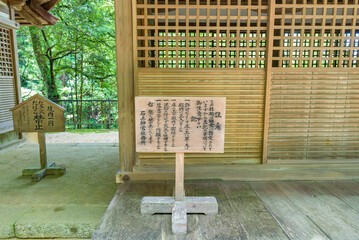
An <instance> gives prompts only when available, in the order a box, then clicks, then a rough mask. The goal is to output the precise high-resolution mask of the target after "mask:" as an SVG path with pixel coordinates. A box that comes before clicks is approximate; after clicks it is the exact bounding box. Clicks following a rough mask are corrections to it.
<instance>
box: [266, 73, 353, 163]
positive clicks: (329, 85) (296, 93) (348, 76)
mask: <svg viewBox="0 0 359 240" xmlns="http://www.w3.org/2000/svg"><path fill="white" fill-rule="evenodd" d="M270 94H271V95H270V116H269V137H268V152H267V154H268V163H275V162H280V163H284V162H288V163H294V162H311V163H314V162H336V161H338V162H341V163H344V162H348V161H349V162H350V161H357V162H358V161H359V131H358V129H359V70H358V71H344V70H343V71H337V70H336V71H328V70H327V71H323V69H322V71H318V70H315V71H307V72H306V71H293V70H292V71H288V70H287V71H283V70H281V71H277V72H274V73H273V75H272V85H271V89H270Z"/></svg>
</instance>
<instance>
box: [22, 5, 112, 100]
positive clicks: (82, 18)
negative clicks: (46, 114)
mask: <svg viewBox="0 0 359 240" xmlns="http://www.w3.org/2000/svg"><path fill="white" fill-rule="evenodd" d="M51 12H52V14H53V15H55V16H57V17H58V18H59V21H58V23H57V24H56V25H54V26H45V27H44V28H43V29H41V30H40V29H37V28H35V27H22V28H21V29H20V30H19V31H18V45H19V63H20V76H21V83H22V87H23V90H24V93H23V96H24V98H27V95H33V94H34V93H35V92H40V93H42V94H43V95H45V96H47V97H48V98H50V99H59V98H61V99H105V98H115V97H116V80H115V75H116V67H115V65H116V62H115V61H116V60H115V25H114V18H115V16H114V7H113V1H109V0H91V1H87V0H62V1H60V3H59V4H58V5H57V6H56V7H55V8H54V9H53V10H52V11H51Z"/></svg>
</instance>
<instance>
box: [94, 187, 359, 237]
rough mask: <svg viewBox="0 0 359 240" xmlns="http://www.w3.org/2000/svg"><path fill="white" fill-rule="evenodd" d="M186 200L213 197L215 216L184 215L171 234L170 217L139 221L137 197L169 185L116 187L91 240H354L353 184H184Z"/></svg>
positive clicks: (356, 192) (357, 194) (357, 197)
mask: <svg viewBox="0 0 359 240" xmlns="http://www.w3.org/2000/svg"><path fill="white" fill-rule="evenodd" d="M185 187H186V194H187V196H215V197H216V198H217V201H218V205H219V214H218V215H216V216H205V215H189V216H188V234H187V235H186V236H180V237H177V238H176V237H174V236H173V235H172V234H171V215H169V214H162V215H153V216H142V215H141V214H140V203H141V199H142V197H143V196H171V195H172V192H173V184H170V183H163V182H162V183H129V184H122V185H120V187H119V189H118V191H117V193H116V195H115V197H114V199H113V200H112V202H111V204H110V206H109V208H108V210H107V211H106V213H105V215H104V217H103V218H102V221H101V223H100V225H99V227H98V228H97V230H96V232H95V234H94V235H93V238H92V239H101V240H103V239H126V240H130V239H146V240H147V239H220V240H222V239H223V240H225V239H255V240H258V239H275V240H279V239H304V240H309V239H313V240H314V239H315V240H319V239H338V240H343V239H359V182H356V181H340V182H339V181H336V182H330V181H325V182H322V181H305V182H251V183H244V182H212V183H202V182H200V183H186V185H185Z"/></svg>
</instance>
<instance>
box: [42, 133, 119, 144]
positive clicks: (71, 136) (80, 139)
mask: <svg viewBox="0 0 359 240" xmlns="http://www.w3.org/2000/svg"><path fill="white" fill-rule="evenodd" d="M46 143H118V132H117V131H113V132H105V133H83V134H78V133H68V132H62V133H53V134H46Z"/></svg>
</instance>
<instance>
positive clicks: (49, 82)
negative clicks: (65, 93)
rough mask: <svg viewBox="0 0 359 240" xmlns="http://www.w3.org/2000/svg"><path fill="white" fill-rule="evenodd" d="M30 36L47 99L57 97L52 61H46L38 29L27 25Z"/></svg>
mask: <svg viewBox="0 0 359 240" xmlns="http://www.w3.org/2000/svg"><path fill="white" fill-rule="evenodd" d="M29 30H30V36H31V41H32V47H33V50H34V54H35V58H36V62H37V65H38V66H39V69H40V72H41V76H42V80H43V82H44V86H45V89H46V92H47V98H49V99H59V98H60V94H59V92H58V89H57V85H56V83H55V74H54V65H53V64H54V63H53V62H48V61H49V59H47V58H46V55H45V52H46V50H47V49H46V47H44V43H43V41H44V40H42V39H41V33H40V31H39V30H38V29H37V28H35V27H29Z"/></svg>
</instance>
